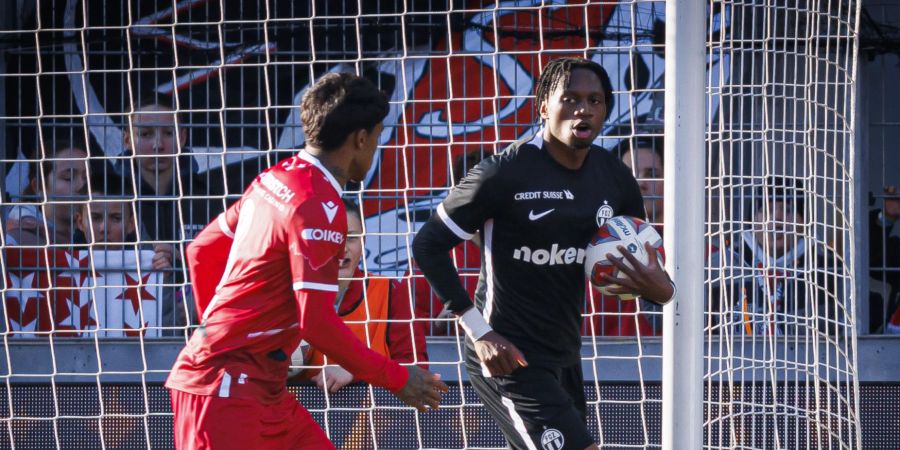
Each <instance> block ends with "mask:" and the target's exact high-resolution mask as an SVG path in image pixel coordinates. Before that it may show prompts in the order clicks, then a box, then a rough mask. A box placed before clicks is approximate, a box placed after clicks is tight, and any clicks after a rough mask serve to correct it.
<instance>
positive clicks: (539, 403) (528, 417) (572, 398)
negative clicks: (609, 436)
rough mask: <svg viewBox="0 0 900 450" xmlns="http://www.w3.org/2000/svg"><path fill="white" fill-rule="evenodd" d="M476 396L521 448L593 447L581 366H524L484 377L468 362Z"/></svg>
mask: <svg viewBox="0 0 900 450" xmlns="http://www.w3.org/2000/svg"><path fill="white" fill-rule="evenodd" d="M467 369H468V372H469V380H470V381H471V382H472V387H473V388H475V392H477V393H478V396H479V397H481V401H482V402H483V403H484V406H485V407H486V408H487V409H488V412H490V414H491V416H492V417H493V418H494V420H495V421H496V422H497V425H499V426H500V430H501V431H503V435H504V436H506V440H507V441H508V442H509V445H510V447H511V448H513V449H516V450H562V449H566V450H568V449H576V450H582V449H584V448H587V447H588V446H589V445H591V444H593V443H594V438H592V437H591V434H590V433H589V432H588V429H587V415H586V412H587V411H586V410H587V405H586V403H585V399H584V376H583V375H582V371H581V362H579V363H578V364H575V365H572V366H570V367H564V368H548V367H535V366H529V367H521V368H519V369H516V370H515V371H514V372H513V373H512V374H510V375H508V376H504V377H485V376H484V375H483V374H482V371H481V369H480V368H478V369H476V367H475V366H473V365H472V364H467Z"/></svg>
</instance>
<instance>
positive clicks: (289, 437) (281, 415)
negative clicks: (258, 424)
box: [263, 391, 334, 450]
mask: <svg viewBox="0 0 900 450" xmlns="http://www.w3.org/2000/svg"><path fill="white" fill-rule="evenodd" d="M263 420H264V427H263V428H264V430H265V431H264V438H265V439H266V440H267V441H266V446H265V447H264V448H284V449H294V450H301V449H306V450H320V449H321V450H328V449H334V445H333V444H332V443H331V441H330V440H328V436H327V435H325V431H323V430H322V428H321V427H320V426H319V424H318V423H317V422H316V421H315V419H313V417H312V415H311V414H310V413H309V411H307V410H306V408H304V407H303V405H301V404H300V402H298V401H297V398H296V397H295V396H294V395H293V394H291V393H290V392H287V391H285V393H284V395H283V396H282V399H281V401H280V402H279V403H278V404H277V405H276V407H273V408H271V409H270V411H269V413H268V414H266V415H265V416H264V419H263Z"/></svg>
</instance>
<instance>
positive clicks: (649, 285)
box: [602, 242, 675, 304]
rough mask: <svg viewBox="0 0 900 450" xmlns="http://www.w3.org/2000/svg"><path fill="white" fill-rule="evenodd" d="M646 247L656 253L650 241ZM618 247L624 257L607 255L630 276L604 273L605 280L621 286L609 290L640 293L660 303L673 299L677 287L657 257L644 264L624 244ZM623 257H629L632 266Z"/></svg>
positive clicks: (653, 253) (618, 292) (648, 251)
mask: <svg viewBox="0 0 900 450" xmlns="http://www.w3.org/2000/svg"><path fill="white" fill-rule="evenodd" d="M644 247H645V248H646V249H647V254H649V255H655V254H656V249H655V248H653V246H652V245H651V244H650V243H649V242H645V243H644ZM618 249H619V253H621V254H622V255H625V256H624V258H622V257H616V256H615V255H613V254H607V255H606V257H607V259H608V260H609V261H611V262H612V263H613V264H614V265H615V266H616V268H618V269H619V270H620V271H622V273H624V274H625V275H627V276H628V278H616V277H613V276H611V275H609V274H603V275H602V277H603V281H606V282H607V283H609V284H616V285H618V286H619V287H616V288H611V289H609V292H611V293H613V294H632V295H639V296H641V297H643V298H645V299H647V300H650V301H651V302H654V303H658V304H665V303H668V302H669V300H672V296H673V295H675V287H674V286H673V285H672V280H671V278H669V274H667V273H666V271H665V270H664V269H663V268H662V267H660V265H659V261H658V260H657V258H648V259H649V260H650V261H649V262H648V263H647V265H643V264H641V262H640V261H638V260H637V258H635V257H634V255H632V254H631V252H629V251H628V250H627V249H626V248H625V247H624V246H621V245H620V246H619V247H618ZM623 259H627V260H628V262H629V263H630V264H631V267H628V265H627V264H625V262H624V261H623Z"/></svg>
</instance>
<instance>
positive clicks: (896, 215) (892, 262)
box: [869, 186, 900, 334]
mask: <svg viewBox="0 0 900 450" xmlns="http://www.w3.org/2000/svg"><path fill="white" fill-rule="evenodd" d="M884 193H885V198H884V204H883V207H882V208H879V209H874V210H872V211H871V212H870V213H869V269H870V272H871V274H872V277H873V278H875V279H877V280H882V281H884V282H885V283H887V284H888V286H890V293H889V294H888V299H887V301H886V302H885V305H886V306H882V308H885V309H886V311H887V312H888V314H889V317H890V319H889V321H888V322H887V324H885V328H884V331H885V332H886V333H889V334H900V236H897V235H892V234H891V231H892V230H893V228H894V225H895V224H896V223H897V221H898V220H900V190H898V189H897V188H896V187H895V186H886V187H885V188H884ZM874 309H875V308H874V307H873V308H872V311H871V313H870V314H871V315H872V316H873V318H875V319H883V318H882V317H881V315H880V314H878V313H876V311H875V310H874ZM879 310H881V308H879ZM878 322H881V320H878ZM871 325H872V327H871V328H870V329H871V331H877V330H878V329H879V328H880V327H881V324H880V323H873V324H871Z"/></svg>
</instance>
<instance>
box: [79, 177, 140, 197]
mask: <svg viewBox="0 0 900 450" xmlns="http://www.w3.org/2000/svg"><path fill="white" fill-rule="evenodd" d="M95 175H96V176H92V177H91V179H90V181H89V183H90V194H91V197H92V198H98V197H102V198H119V199H122V200H135V195H134V186H132V184H131V181H130V180H127V179H125V178H123V177H122V176H121V175H118V174H116V173H115V172H112V171H107V172H106V173H103V174H99V173H97V174H95Z"/></svg>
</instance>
